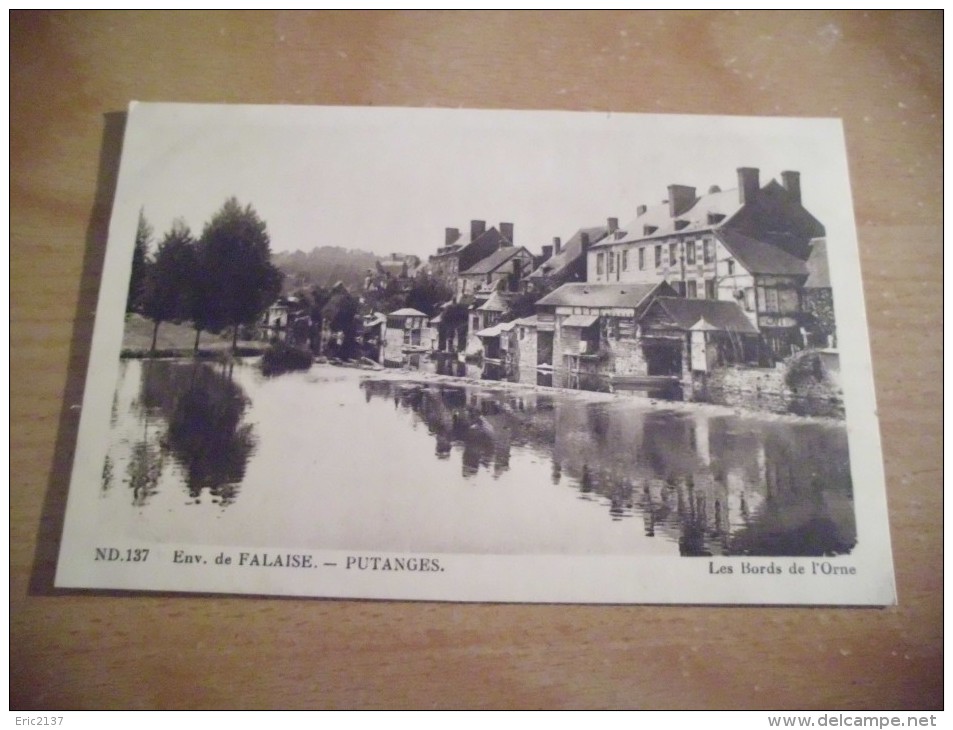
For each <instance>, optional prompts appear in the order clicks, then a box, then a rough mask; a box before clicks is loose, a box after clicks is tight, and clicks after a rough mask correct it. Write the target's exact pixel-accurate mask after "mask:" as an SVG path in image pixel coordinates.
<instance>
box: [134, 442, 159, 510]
mask: <svg viewBox="0 0 953 730" xmlns="http://www.w3.org/2000/svg"><path fill="white" fill-rule="evenodd" d="M161 473H162V454H161V453H160V452H159V449H158V447H157V446H156V445H155V444H150V443H148V442H147V441H145V440H143V441H140V442H139V443H137V444H134V445H133V447H132V456H131V458H130V459H129V468H128V469H127V474H128V477H129V479H128V483H129V488H130V489H132V504H133V505H134V506H136V507H144V506H145V505H147V504H148V503H149V499H150V498H151V497H152V496H153V495H155V494H156V493H157V492H158V491H159V475H160V474H161Z"/></svg>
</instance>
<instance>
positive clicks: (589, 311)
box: [516, 282, 676, 376]
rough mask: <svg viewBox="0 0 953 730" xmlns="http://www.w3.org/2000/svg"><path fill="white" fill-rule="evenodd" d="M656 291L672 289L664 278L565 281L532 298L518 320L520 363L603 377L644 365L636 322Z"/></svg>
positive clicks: (671, 293)
mask: <svg viewBox="0 0 953 730" xmlns="http://www.w3.org/2000/svg"><path fill="white" fill-rule="evenodd" d="M657 296H676V292H675V290H674V289H673V288H672V287H671V286H669V285H668V284H666V283H665V282H656V283H650V284H586V283H572V284H564V285H563V286H561V287H559V288H558V289H556V290H555V291H554V292H551V293H550V294H547V295H546V296H545V297H543V298H542V299H540V300H539V301H538V302H537V303H536V315H535V316H534V317H529V318H523V319H521V320H517V322H516V340H517V349H518V351H519V367H521V368H528V367H540V366H544V367H545V366H550V367H552V368H553V369H564V370H567V371H568V372H570V373H572V372H587V373H595V374H601V375H605V376H608V375H610V374H612V373H615V372H623V373H624V372H629V371H632V370H636V371H639V370H640V369H641V370H644V367H642V365H641V363H642V358H641V355H640V354H639V351H638V347H639V338H638V334H639V333H638V330H637V326H636V322H637V319H638V317H639V316H641V314H642V312H643V311H644V310H645V308H646V307H647V306H648V305H649V304H650V303H651V301H652V300H653V299H654V298H655V297H657ZM533 339H535V348H533V347H532V344H531V342H532V340H533ZM534 349H535V355H536V357H535V362H533V350H534Z"/></svg>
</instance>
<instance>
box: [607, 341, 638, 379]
mask: <svg viewBox="0 0 953 730" xmlns="http://www.w3.org/2000/svg"><path fill="white" fill-rule="evenodd" d="M605 344H606V346H607V347H608V348H609V355H610V363H611V372H612V373H615V374H616V375H646V374H647V373H648V365H647V364H646V362H645V354H644V353H643V352H642V345H641V343H640V342H639V340H635V339H624V338H611V337H610V338H609V339H607V340H606V341H605Z"/></svg>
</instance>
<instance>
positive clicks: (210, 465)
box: [165, 366, 255, 505]
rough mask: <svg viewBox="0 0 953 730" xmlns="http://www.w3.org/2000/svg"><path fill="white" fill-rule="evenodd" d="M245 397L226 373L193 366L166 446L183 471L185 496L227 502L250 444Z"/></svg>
mask: <svg viewBox="0 0 953 730" xmlns="http://www.w3.org/2000/svg"><path fill="white" fill-rule="evenodd" d="M247 403H248V399H247V398H246V396H245V394H244V391H242V389H241V388H240V387H239V386H238V385H236V384H235V383H234V382H232V380H231V379H230V378H229V377H228V375H227V374H225V373H223V372H221V371H217V370H214V369H212V368H208V367H201V366H200V367H199V368H198V369H197V370H196V371H195V377H194V380H193V382H192V383H191V385H190V387H189V388H188V389H187V390H186V391H185V392H183V393H182V394H181V395H180V396H179V397H178V399H177V401H176V404H175V407H174V409H173V411H172V413H171V416H170V418H169V430H168V433H167V435H166V444H165V445H166V447H167V448H168V449H169V450H170V451H171V452H172V454H173V456H175V458H176V459H177V460H178V461H179V462H181V464H182V466H183V467H184V469H185V472H186V480H187V484H188V490H189V495H190V496H191V497H193V498H195V499H198V498H199V497H200V495H201V493H202V490H204V489H208V490H209V493H210V494H212V495H213V496H214V497H216V498H218V500H219V502H220V503H221V504H223V505H227V504H231V503H232V502H233V501H234V500H235V496H236V495H237V493H238V487H239V485H240V484H241V481H242V479H243V478H244V476H245V468H246V466H247V464H248V458H249V456H251V453H252V450H253V449H254V446H255V439H254V436H253V434H252V426H251V425H250V424H244V425H243V424H242V416H243V414H244V412H245V408H246V406H247Z"/></svg>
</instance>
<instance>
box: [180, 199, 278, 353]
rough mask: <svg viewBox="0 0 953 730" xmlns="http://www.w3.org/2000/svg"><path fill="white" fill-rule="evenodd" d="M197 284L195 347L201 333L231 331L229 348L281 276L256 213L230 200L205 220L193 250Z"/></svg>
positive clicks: (275, 289)
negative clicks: (272, 260)
mask: <svg viewBox="0 0 953 730" xmlns="http://www.w3.org/2000/svg"><path fill="white" fill-rule="evenodd" d="M197 254H198V255H197V267H196V270H197V282H196V287H195V295H196V296H195V298H194V300H193V306H192V314H193V322H194V324H195V329H196V336H195V346H196V349H198V340H199V335H200V334H201V332H202V331H203V330H207V331H210V332H217V331H220V330H221V329H223V328H225V327H232V328H233V330H232V349H233V350H234V349H235V348H236V345H237V341H238V328H239V326H240V325H243V324H245V325H251V324H254V323H255V321H256V320H258V318H259V317H260V316H261V314H262V312H264V311H265V309H267V308H268V307H269V306H270V305H271V304H272V303H273V302H274V301H275V299H277V297H278V294H279V292H280V291H281V280H282V274H281V272H280V271H279V270H278V269H277V268H275V267H274V266H273V265H272V263H271V239H270V238H269V237H268V230H267V228H266V226H265V222H264V221H263V220H261V218H259V217H258V214H257V213H256V212H255V210H254V209H253V208H252V207H251V206H250V205H247V206H245V207H244V208H242V207H241V205H239V203H238V200H237V199H235V198H230V199H228V200H227V201H225V204H224V205H223V206H222V208H221V210H219V211H218V213H216V214H215V215H214V216H213V217H212V220H211V221H209V222H208V223H207V224H206V225H205V228H204V230H203V231H202V236H201V238H200V239H199V242H198V247H197Z"/></svg>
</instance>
